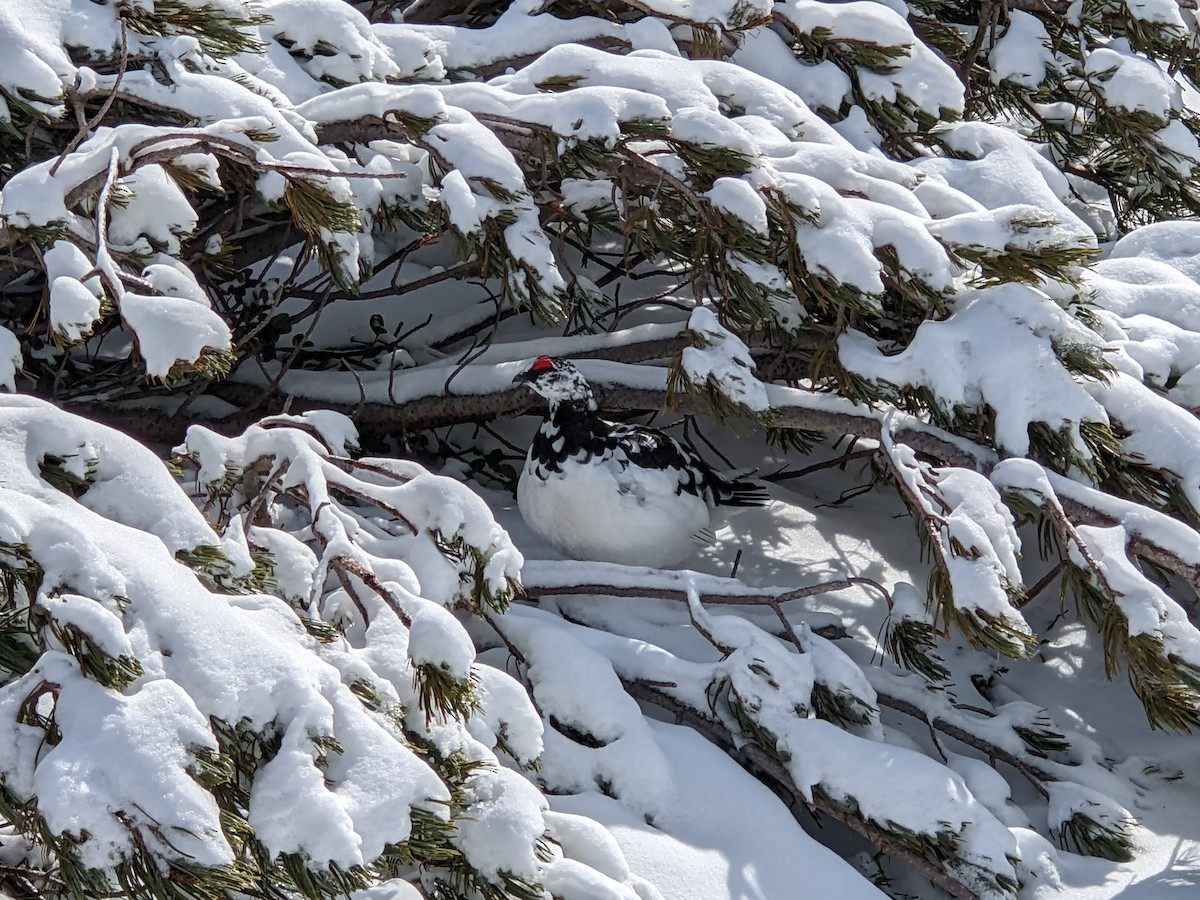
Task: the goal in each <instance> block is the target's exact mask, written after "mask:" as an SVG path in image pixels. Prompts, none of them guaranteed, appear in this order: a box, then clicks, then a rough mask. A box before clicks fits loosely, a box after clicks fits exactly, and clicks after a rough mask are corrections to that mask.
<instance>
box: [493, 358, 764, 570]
mask: <svg viewBox="0 0 1200 900" xmlns="http://www.w3.org/2000/svg"><path fill="white" fill-rule="evenodd" d="M513 383H514V384H518V383H519V384H524V385H527V386H528V387H530V388H532V389H533V390H534V391H536V392H537V393H539V394H541V395H542V396H543V397H545V398H546V400H548V401H549V404H550V410H549V413H548V414H547V416H546V418H545V420H544V421H543V422H542V425H541V427H540V428H539V429H538V431H537V434H536V435H535V436H534V438H533V442H532V443H531V444H530V446H529V455H528V456H527V457H526V460H525V468H524V469H523V470H522V472H521V478H520V481H519V482H518V483H517V508H518V509H520V511H521V515H522V517H523V518H524V519H525V522H526V524H527V525H529V527H530V528H531V529H532V530H533V531H534V532H535V533H536V534H537V535H538V536H539V537H541V538H542V539H543V540H545V541H546V542H547V543H549V544H550V545H551V546H553V547H555V548H556V549H557V550H558V551H559V552H561V553H562V554H563V555H564V556H567V557H569V558H571V559H587V560H596V561H600V562H615V563H622V564H624V565H630V566H651V567H654V568H665V567H668V566H672V565H675V564H676V563H678V562H680V561H681V560H682V559H684V558H685V557H687V556H688V555H689V554H690V553H691V552H692V551H694V550H695V549H696V540H695V538H696V536H697V535H699V534H702V533H704V532H706V531H707V530H708V528H709V525H710V523H711V521H712V513H713V509H714V508H715V507H717V506H763V505H765V504H767V503H768V502H770V498H769V497H768V496H767V494H766V492H765V491H764V490H763V489H762V488H761V487H759V486H757V485H755V484H752V483H750V482H746V481H736V480H730V479H726V478H723V477H722V476H720V475H718V474H717V473H716V472H714V471H713V470H712V468H711V467H710V466H709V465H708V464H707V463H706V462H705V461H704V460H703V459H701V458H700V457H699V456H698V455H697V454H696V453H695V452H694V451H693V450H691V449H690V448H688V447H686V446H684V445H683V444H680V443H679V442H678V441H676V440H675V439H674V438H671V437H669V436H668V435H666V434H663V433H662V432H661V431H658V430H656V429H654V428H646V427H643V426H640V425H620V424H617V423H614V422H608V421H606V420H604V419H602V418H600V414H599V412H598V411H597V406H596V400H595V397H594V396H593V395H592V389H591V387H589V386H588V383H587V381H586V380H585V379H584V377H583V376H582V375H581V374H579V371H578V370H577V369H576V368H575V367H574V366H573V365H571V363H569V362H567V361H566V360H561V359H551V358H550V357H548V356H539V357H538V358H537V359H536V360H534V362H533V365H532V366H530V368H529V369H528V371H526V372H523V373H521V374H520V375H518V376H517V377H516V378H514V379H513Z"/></svg>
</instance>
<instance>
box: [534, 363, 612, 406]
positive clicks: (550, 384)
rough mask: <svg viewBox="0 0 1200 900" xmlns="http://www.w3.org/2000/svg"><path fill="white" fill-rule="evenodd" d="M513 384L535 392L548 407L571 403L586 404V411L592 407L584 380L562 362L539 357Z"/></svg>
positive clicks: (590, 397)
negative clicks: (547, 402) (542, 398)
mask: <svg viewBox="0 0 1200 900" xmlns="http://www.w3.org/2000/svg"><path fill="white" fill-rule="evenodd" d="M513 384H523V385H525V386H526V387H528V388H530V389H531V390H534V391H536V392H537V393H539V394H541V395H542V396H543V397H545V398H546V399H547V400H549V401H550V405H551V406H557V405H558V404H559V403H571V402H574V403H583V404H586V405H587V407H588V409H595V408H596V401H595V400H594V399H593V397H592V389H591V388H590V387H589V386H588V383H587V380H586V379H585V378H584V377H583V376H582V375H580V374H579V370H578V369H576V368H575V367H574V366H573V365H571V363H570V362H568V361H567V360H565V359H552V358H551V357H549V356H539V357H538V358H537V359H535V360H534V361H533V364H532V365H531V366H530V367H529V368H528V369H526V370H525V371H524V372H522V373H521V374H520V375H518V376H517V377H516V378H514V379H513Z"/></svg>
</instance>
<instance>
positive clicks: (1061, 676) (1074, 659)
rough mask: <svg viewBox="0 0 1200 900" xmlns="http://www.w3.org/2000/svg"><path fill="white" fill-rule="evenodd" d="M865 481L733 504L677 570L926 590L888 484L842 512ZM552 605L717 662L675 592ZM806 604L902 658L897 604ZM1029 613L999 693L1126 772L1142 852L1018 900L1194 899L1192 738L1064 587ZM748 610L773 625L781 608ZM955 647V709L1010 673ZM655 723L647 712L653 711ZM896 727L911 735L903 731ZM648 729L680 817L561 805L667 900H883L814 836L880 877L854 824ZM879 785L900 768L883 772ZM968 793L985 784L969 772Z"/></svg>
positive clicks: (898, 872)
mask: <svg viewBox="0 0 1200 900" xmlns="http://www.w3.org/2000/svg"><path fill="white" fill-rule="evenodd" d="M857 473H858V470H856V468H855V464H853V463H852V464H851V465H850V467H849V471H848V474H846V475H842V474H840V473H838V472H837V471H836V470H833V472H832V474H831V472H830V471H829V470H826V471H822V472H818V473H814V474H813V475H810V476H808V477H806V478H804V479H802V480H798V481H792V482H790V486H785V485H784V484H775V485H773V486H772V487H771V494H772V497H773V498H774V500H775V502H774V503H773V504H772V506H770V507H769V508H766V509H761V510H760V509H751V510H746V511H743V512H740V513H738V514H736V515H735V516H733V517H732V518H730V519H729V520H728V522H727V524H726V525H725V526H724V527H722V528H720V529H719V530H718V531H717V541H716V543H715V544H713V545H712V546H710V547H706V548H701V549H698V550H697V552H696V554H695V555H694V557H693V558H692V559H691V560H689V561H686V562H685V563H684V564H683V565H684V566H686V567H688V568H691V569H694V570H696V571H698V572H704V573H709V574H712V575H728V574H729V571H730V567H731V566H732V565H733V562H734V559H735V556H736V555H737V553H738V551H741V554H742V555H741V559H740V563H739V567H738V577H739V578H740V579H741V580H742V581H744V582H746V583H747V584H748V585H751V586H754V585H764V586H773V587H778V586H789V585H792V586H799V585H808V584H813V583H816V582H819V581H825V580H832V579H833V578H836V577H840V576H845V575H849V574H857V575H862V576H865V577H869V578H872V579H874V580H876V581H879V582H881V583H883V584H885V585H892V584H894V583H896V582H897V581H908V582H911V583H913V584H916V585H923V584H924V582H925V578H926V575H927V573H928V566H927V564H924V563H922V562H921V560H920V558H919V555H918V551H917V545H916V542H915V541H914V539H913V523H912V519H911V518H910V517H909V516H908V515H907V514H906V513H905V511H904V509H903V507H902V506H901V504H900V503H899V502H898V501H897V499H896V497H895V494H894V493H893V492H891V491H890V490H876V491H873V492H871V493H868V494H865V495H862V496H858V497H856V498H854V499H851V500H849V501H848V502H846V503H844V504H842V505H838V506H833V505H830V504H831V502H833V501H836V500H837V499H838V497H839V495H840V494H841V493H842V491H843V490H845V489H846V488H848V487H851V486H853V484H855V483H856V481H857V479H855V478H854V477H853V476H854V475H855V474H857ZM485 497H486V498H487V499H488V500H489V503H490V504H491V506H492V508H493V510H494V511H495V513H496V515H497V518H498V520H499V521H500V522H501V524H503V525H504V526H505V527H506V528H507V529H508V530H509V531H510V534H511V535H512V536H513V538H514V540H515V542H516V543H517V545H518V547H519V548H520V549H521V550H522V551H523V552H524V553H525V554H526V556H527V558H528V559H529V560H538V559H554V558H556V555H555V553H554V551H553V550H551V549H549V548H548V547H546V546H545V545H544V544H542V543H541V542H539V541H538V539H537V538H536V537H535V536H534V535H533V534H532V533H531V532H530V531H529V529H528V528H527V527H526V526H525V525H524V523H523V522H522V521H521V518H520V515H519V514H518V513H517V511H516V508H515V505H514V503H513V500H512V498H511V496H509V495H507V494H505V493H503V492H500V491H485ZM1022 537H1023V538H1024V539H1025V540H1026V543H1027V545H1028V547H1029V548H1030V550H1029V551H1028V552H1030V553H1035V552H1036V551H1035V550H1033V549H1032V548H1033V547H1035V546H1036V542H1035V541H1033V535H1030V534H1023V535H1022ZM566 565H567V566H570V565H572V564H571V563H567V564H566ZM539 571H540V569H539ZM1039 574H1040V573H1039ZM542 602H543V604H553V608H556V609H559V610H561V611H562V612H563V613H565V614H566V615H567V617H568V618H570V619H572V620H574V621H577V622H582V623H588V624H594V625H596V626H597V627H600V628H603V629H604V630H608V631H611V632H615V633H619V634H623V635H627V636H629V637H634V638H638V639H640V640H644V641H646V642H647V643H649V644H654V645H656V646H659V647H663V648H666V649H669V650H671V651H672V652H674V653H677V654H679V655H681V656H684V657H689V658H700V657H703V656H705V654H706V653H707V654H708V656H709V657H711V655H712V651H711V648H709V647H707V645H704V644H703V642H701V641H699V640H698V639H697V637H696V635H695V633H694V632H692V631H691V629H689V628H687V627H686V622H687V617H686V613H681V611H680V609H679V605H678V604H676V603H672V602H671V601H666V600H655V599H626V598H623V599H615V598H601V597H571V598H558V599H555V600H544V601H542ZM804 604H805V605H804V607H803V609H802V610H795V609H794V608H793V610H791V611H790V614H791V615H792V616H793V618H794V619H797V620H799V619H809V620H811V621H813V622H814V623H827V622H829V621H831V620H836V621H840V622H841V623H843V624H844V625H845V627H846V629H847V631H848V633H849V635H850V637H849V638H848V639H846V640H841V641H839V642H838V646H839V647H840V648H841V649H842V650H844V651H845V652H846V653H848V654H849V655H850V656H851V657H853V658H854V659H855V660H856V661H857V662H859V663H861V664H862V665H863V666H864V667H865V668H867V670H868V671H872V670H874V671H883V668H884V667H885V666H887V667H888V668H889V669H890V668H891V666H890V664H886V663H883V662H882V661H881V658H880V657H879V656H878V655H875V656H873V654H872V652H871V648H872V647H874V646H875V642H876V638H877V636H878V634H879V632H880V629H881V626H882V624H883V622H884V619H885V617H886V613H887V610H886V608H885V607H884V604H883V602H882V600H880V599H879V598H878V596H877V595H874V594H873V593H872V592H870V591H868V590H859V589H853V590H848V591H841V592H837V593H830V594H826V595H823V596H820V597H815V598H811V599H809V600H806V601H804ZM1024 612H1025V613H1026V616H1027V618H1028V619H1029V621H1030V624H1031V625H1032V626H1033V627H1034V629H1035V631H1036V632H1037V633H1038V634H1040V635H1042V636H1043V640H1042V643H1041V645H1040V647H1039V650H1038V651H1037V653H1036V655H1035V657H1034V659H1033V660H1032V661H1030V662H1027V663H1024V664H1014V665H1011V668H1010V670H1009V671H1005V672H1004V674H1003V675H1002V676H1001V677H1000V678H998V679H997V682H998V684H997V685H995V686H994V687H993V689H992V691H991V699H992V701H993V702H996V703H1004V702H1009V701H1013V700H1026V701H1030V702H1033V703H1036V704H1037V705H1039V706H1041V707H1044V708H1045V709H1046V710H1047V711H1048V712H1049V714H1050V716H1051V717H1052V719H1053V720H1054V722H1055V723H1056V724H1057V726H1058V727H1059V728H1060V730H1065V731H1066V733H1067V734H1068V736H1069V738H1070V739H1071V741H1072V743H1073V744H1074V745H1076V746H1087V747H1088V750H1089V751H1090V752H1093V753H1094V754H1095V756H1096V757H1097V758H1103V759H1105V760H1108V761H1109V763H1110V764H1111V766H1112V769H1113V775H1114V777H1113V779H1112V781H1111V782H1109V783H1108V787H1109V789H1110V790H1111V789H1112V788H1113V786H1114V785H1123V786H1124V790H1125V793H1124V794H1123V795H1121V796H1120V797H1119V798H1118V799H1121V800H1123V801H1124V802H1125V803H1126V805H1127V806H1128V808H1129V809H1130V810H1131V811H1133V812H1134V814H1135V815H1136V816H1137V818H1138V820H1139V822H1140V828H1139V829H1138V831H1137V833H1136V856H1135V858H1134V860H1133V861H1132V862H1129V863H1112V862H1107V861H1104V860H1098V859H1091V858H1087V857H1083V856H1079V855H1077V854H1070V853H1064V852H1059V853H1058V861H1057V868H1058V872H1059V877H1060V878H1061V884H1059V885H1053V884H1041V885H1036V884H1031V885H1029V886H1028V887H1026V888H1025V889H1023V890H1022V892H1021V897H1023V898H1030V900H1034V898H1036V900H1049V898H1062V897H1071V898H1080V900H1102V898H1109V897H1118V896H1120V897H1126V898H1135V900H1162V898H1174V897H1177V896H1180V892H1183V895H1185V896H1190V894H1189V893H1188V892H1189V891H1200V759H1198V757H1197V754H1196V750H1195V746H1194V740H1195V739H1194V737H1189V736H1187V735H1175V734H1171V733H1165V732H1163V731H1152V730H1151V729H1150V728H1149V726H1148V725H1147V724H1146V719H1145V715H1144V713H1143V710H1142V707H1141V704H1140V703H1139V702H1138V700H1137V698H1136V697H1135V696H1134V695H1133V693H1132V692H1131V691H1130V690H1129V687H1128V684H1127V683H1126V681H1125V678H1124V676H1123V675H1118V676H1117V677H1116V678H1114V680H1113V681H1112V682H1107V681H1106V679H1105V675H1104V663H1103V658H1102V654H1101V653H1100V652H1099V649H1098V647H1097V643H1098V642H1097V639H1096V636H1095V633H1094V632H1091V633H1089V629H1088V628H1087V627H1086V626H1084V625H1082V624H1079V623H1078V622H1077V621H1076V620H1075V615H1074V613H1073V611H1072V610H1071V609H1070V608H1068V609H1066V610H1065V611H1064V610H1063V609H1062V608H1061V607H1060V605H1059V600H1058V596H1057V586H1055V587H1054V588H1052V589H1049V590H1047V591H1045V592H1044V593H1043V594H1042V595H1041V596H1040V597H1039V598H1038V599H1037V600H1035V601H1034V602H1033V604H1031V606H1030V607H1027V608H1026V609H1025V610H1024ZM742 614H744V610H743V612H742ZM753 618H754V619H755V620H756V621H758V622H760V623H761V624H762V625H763V626H764V627H769V624H770V619H771V616H770V614H769V611H764V615H763V616H761V617H759V616H753ZM943 650H944V652H943V656H944V658H945V661H946V663H947V665H948V667H949V668H950V669H951V670H952V672H953V675H952V677H951V679H950V693H952V694H953V695H954V696H955V698H956V699H957V700H958V701H959V702H961V703H966V704H972V703H981V702H982V703H984V705H986V701H981V698H980V696H979V694H978V693H977V692H976V689H975V688H974V686H973V685H972V682H971V680H970V675H971V674H979V673H984V674H988V673H990V672H994V671H998V670H1002V669H1004V668H1005V667H1004V665H1003V662H1004V661H1002V660H996V659H993V658H989V657H987V656H986V655H985V654H981V653H979V652H977V651H973V650H971V649H969V648H965V647H962V646H957V647H955V646H954V645H951V646H950V647H946V648H943ZM660 715H661V714H660V713H657V712H652V713H651V717H652V718H655V719H656V718H659V717H660ZM883 721H884V724H885V728H886V729H887V734H888V738H889V740H893V741H896V742H897V743H899V744H901V745H905V744H907V743H908V742H909V741H910V740H911V736H914V735H915V736H916V737H917V739H918V740H919V741H920V743H921V745H922V747H923V749H925V750H926V751H928V752H930V753H933V754H935V755H936V753H937V751H936V750H935V749H934V748H933V746H932V744H931V743H930V742H929V741H928V740H927V739H926V740H920V738H921V736H920V729H919V728H917V727H913V723H912V721H911V720H907V721H906V720H905V719H904V718H903V717H900V716H898V715H897V714H895V713H890V712H889V711H887V710H884V714H883ZM902 724H903V725H904V726H906V727H905V729H904V733H901V732H900V731H899V726H900V725H902ZM889 725H890V726H893V727H887V726H889ZM652 730H653V734H654V736H655V740H656V741H657V743H658V745H659V746H660V747H661V748H662V750H663V751H664V752H665V753H666V755H667V756H668V757H669V759H670V763H671V779H672V781H673V788H674V792H675V793H674V804H673V806H672V811H671V813H670V815H668V816H661V817H656V818H655V820H654V823H653V825H650V824H647V823H646V821H645V820H644V819H643V817H642V816H640V815H639V814H638V813H637V812H635V811H633V810H631V809H629V808H628V807H627V806H623V805H622V804H621V803H620V801H618V800H614V799H612V798H610V797H605V796H603V795H601V794H599V793H595V792H591V793H583V794H577V795H570V796H564V797H554V798H552V804H553V806H554V808H556V809H562V810H566V811H570V812H579V813H583V814H586V815H588V816H591V817H593V818H595V819H597V820H598V821H601V822H603V823H604V824H605V825H607V826H609V827H610V828H611V829H612V831H613V834H614V835H615V836H616V837H617V839H618V841H619V842H620V844H621V847H622V849H623V850H624V851H625V854H626V857H627V858H628V859H629V862H630V864H631V866H632V867H633V869H634V871H635V872H636V873H638V874H640V875H642V876H644V877H645V878H647V879H649V880H650V881H651V882H652V883H654V884H655V886H657V887H658V888H659V890H660V891H662V893H663V896H664V897H666V898H668V900H731V898H746V900H775V898H779V897H787V896H796V895H797V894H796V893H795V892H796V891H797V890H798V889H799V888H801V887H802V888H803V893H802V894H801V896H811V897H820V898H859V897H876V896H879V893H878V892H877V891H876V890H875V889H874V888H872V887H871V885H870V884H868V883H867V882H865V881H863V880H862V879H861V878H856V877H855V876H854V875H853V873H852V872H851V871H850V864H849V863H846V862H843V861H842V860H841V859H839V858H838V856H835V855H834V854H832V853H830V852H829V851H828V850H826V849H825V847H823V846H821V844H820V843H818V840H821V841H829V842H830V843H831V845H832V846H833V847H835V848H837V849H838V850H839V851H841V852H842V853H843V854H847V855H848V856H849V858H851V859H853V860H854V862H855V863H856V864H858V865H860V866H861V870H862V871H863V872H865V873H866V874H867V875H868V876H871V875H878V867H877V865H876V864H875V863H874V862H872V861H871V859H870V856H869V854H867V853H865V852H858V853H857V854H855V852H854V848H855V847H856V846H857V845H855V844H854V842H853V840H852V839H851V840H850V841H849V842H848V841H847V833H846V832H845V830H844V829H842V828H841V827H840V826H839V825H837V824H836V823H830V822H825V823H824V825H823V827H817V826H815V820H814V819H812V818H810V817H807V815H806V814H804V813H801V815H800V820H801V822H803V823H804V824H805V825H806V826H807V828H806V831H805V830H801V829H800V828H799V827H798V826H797V825H796V821H797V820H796V818H794V817H793V816H792V814H791V813H790V812H789V811H788V810H787V808H786V807H785V805H784V804H783V803H782V802H781V801H780V800H779V799H778V798H777V797H776V796H775V795H774V794H772V793H771V792H770V791H769V790H768V789H766V788H765V787H763V786H762V785H760V784H758V783H756V782H755V781H754V779H752V778H750V777H749V776H748V775H746V774H745V773H743V772H742V771H741V770H740V769H739V767H738V766H737V765H736V764H734V763H733V762H732V761H731V760H730V759H729V758H728V757H727V756H726V755H725V754H724V753H723V752H721V751H720V750H719V749H717V748H715V747H713V746H712V745H710V744H708V743H707V741H706V740H705V739H703V738H702V737H700V736H699V735H697V734H696V733H695V732H693V731H691V730H690V729H683V728H680V727H678V726H675V725H673V724H670V723H665V722H659V721H654V722H653V724H652ZM1091 742H1095V743H1094V745H1093V744H1092V743H1091ZM940 743H941V746H942V749H943V751H944V752H946V754H947V755H948V756H951V758H952V759H953V754H960V755H962V756H965V757H969V758H979V757H980V754H979V753H977V752H976V751H973V750H971V749H970V748H968V747H965V746H963V745H961V744H959V743H957V742H955V741H954V740H952V739H949V738H946V737H944V736H942V737H941V738H940ZM847 762H848V764H850V761H847ZM997 769H998V771H1000V772H1001V773H1002V774H1004V775H1005V776H1007V778H1008V781H1009V784H1010V785H1011V787H1012V800H1011V801H1010V802H1009V803H1007V804H1005V806H1006V807H1007V812H1008V813H1009V815H1010V816H1011V817H1012V818H1011V819H1006V820H1005V821H1006V823H1008V824H1014V823H1015V822H1017V821H1019V819H1020V818H1021V817H1025V818H1027V819H1028V821H1029V822H1030V823H1032V824H1033V827H1035V828H1037V829H1039V830H1040V831H1041V832H1042V833H1043V834H1046V833H1047V831H1046V827H1045V822H1046V804H1045V802H1044V801H1043V800H1042V799H1041V798H1040V797H1039V796H1037V795H1036V793H1035V792H1034V791H1033V790H1032V789H1031V788H1029V787H1028V786H1027V785H1025V784H1024V783H1023V782H1022V780H1021V778H1020V777H1019V776H1016V775H1015V773H1014V772H1013V770H1011V769H1009V768H1007V767H1006V766H1005V765H1004V764H1002V763H1001V764H999V765H998V767H997ZM878 777H879V778H890V777H902V776H897V775H896V774H895V773H884V772H880V773H878ZM971 786H972V789H973V790H974V789H975V788H976V784H975V783H974V782H972V783H971ZM981 795H982V792H977V796H981ZM985 802H988V801H985ZM993 811H994V810H993ZM813 836H816V837H815V838H814V837H813ZM864 846H865V845H864ZM847 851H849V853H847ZM887 874H888V876H889V878H891V886H890V888H889V890H890V891H892V892H895V893H896V895H897V896H906V895H907V896H917V897H934V896H939V895H940V892H937V891H936V890H935V889H933V888H931V887H930V885H929V884H928V883H927V882H922V881H920V880H919V879H915V878H913V877H911V876H909V875H908V874H907V873H906V872H904V871H903V870H902V869H901V868H899V867H897V866H890V867H889V868H888V871H887Z"/></svg>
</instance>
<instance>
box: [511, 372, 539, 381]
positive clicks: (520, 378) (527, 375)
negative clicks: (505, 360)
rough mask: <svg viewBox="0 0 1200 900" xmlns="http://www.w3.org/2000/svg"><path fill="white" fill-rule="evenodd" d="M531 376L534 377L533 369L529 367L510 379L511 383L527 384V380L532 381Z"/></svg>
mask: <svg viewBox="0 0 1200 900" xmlns="http://www.w3.org/2000/svg"><path fill="white" fill-rule="evenodd" d="M533 378H534V375H533V370H532V369H530V370H527V371H525V372H522V373H521V374H520V375H518V376H517V377H516V378H514V379H513V380H512V383H513V384H528V383H529V382H531V381H533Z"/></svg>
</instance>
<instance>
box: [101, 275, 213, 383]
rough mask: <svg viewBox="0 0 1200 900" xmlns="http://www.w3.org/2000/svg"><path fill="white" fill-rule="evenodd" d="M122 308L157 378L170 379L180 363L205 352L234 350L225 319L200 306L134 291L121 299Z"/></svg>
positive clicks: (192, 360)
mask: <svg viewBox="0 0 1200 900" xmlns="http://www.w3.org/2000/svg"><path fill="white" fill-rule="evenodd" d="M120 308H121V318H122V319H123V320H124V321H125V324H126V325H128V326H129V330H130V331H131V332H132V333H133V335H134V336H135V337H136V338H137V342H138V352H139V353H141V356H142V360H143V361H144V363H145V365H146V372H147V374H149V375H151V376H153V377H157V378H166V377H167V374H168V373H169V372H170V371H171V368H172V367H173V366H174V365H175V363H176V362H179V361H183V362H195V361H196V360H197V359H199V358H200V354H201V353H203V352H204V351H205V350H228V349H229V348H230V342H231V338H230V332H229V326H228V325H226V324H225V320H224V319H222V318H221V317H220V316H218V315H217V314H216V313H215V312H213V311H212V310H211V309H208V308H207V307H205V306H201V305H199V304H197V303H191V302H188V301H186V300H179V299H175V298H167V297H151V296H147V295H145V294H137V293H132V292H130V293H126V294H124V295H123V296H122V297H121V301H120Z"/></svg>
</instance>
